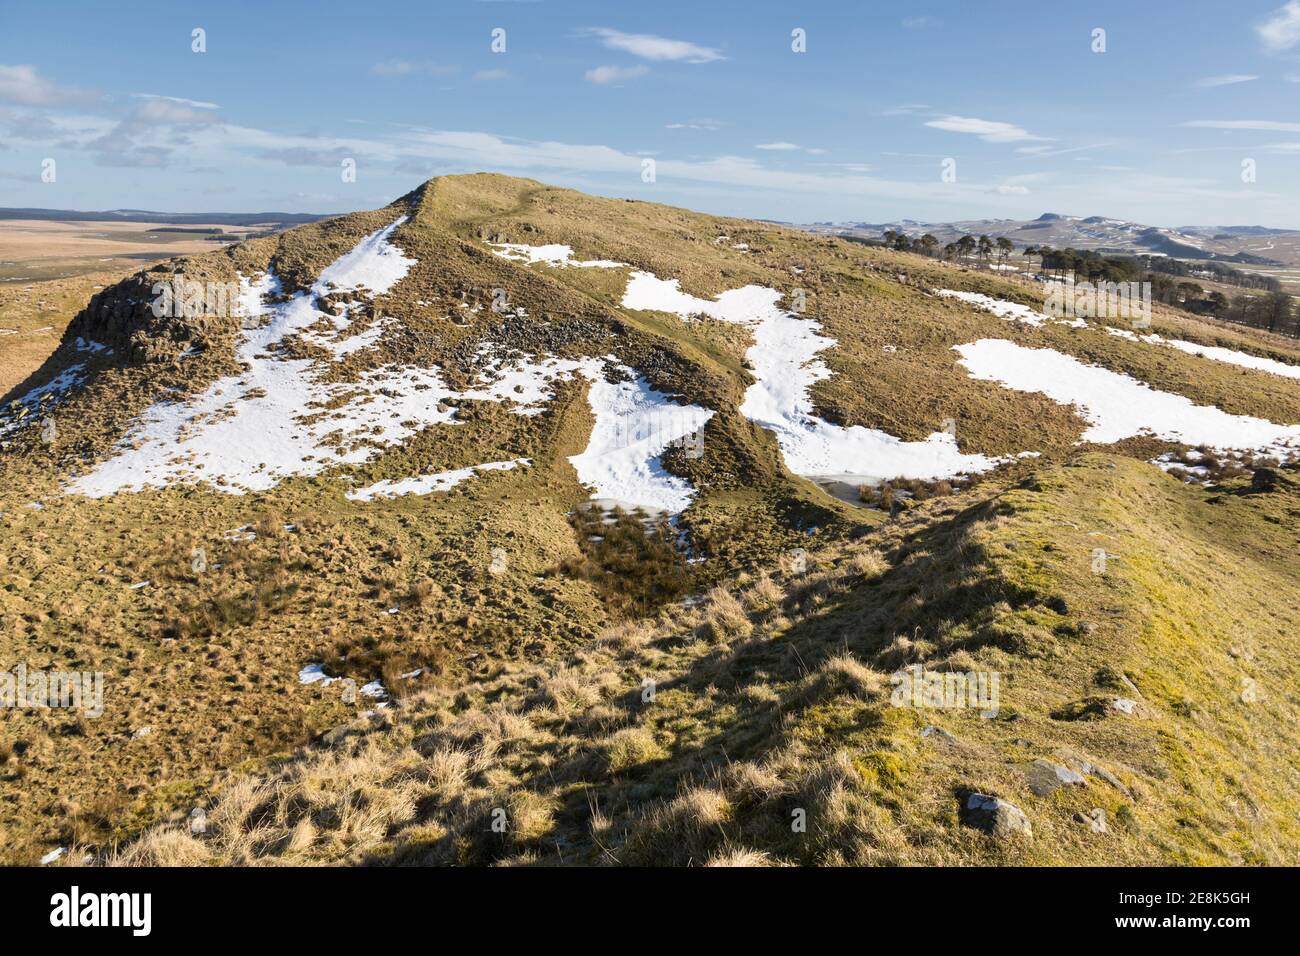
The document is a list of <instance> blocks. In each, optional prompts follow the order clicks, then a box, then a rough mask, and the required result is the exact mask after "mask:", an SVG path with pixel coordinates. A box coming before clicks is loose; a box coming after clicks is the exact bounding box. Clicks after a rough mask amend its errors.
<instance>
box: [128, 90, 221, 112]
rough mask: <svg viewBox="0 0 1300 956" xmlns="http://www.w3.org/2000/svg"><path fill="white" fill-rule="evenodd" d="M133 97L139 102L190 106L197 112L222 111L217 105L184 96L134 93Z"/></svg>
mask: <svg viewBox="0 0 1300 956" xmlns="http://www.w3.org/2000/svg"><path fill="white" fill-rule="evenodd" d="M131 96H132V98H134V99H137V100H166V101H167V102H169V103H179V104H180V105H182V106H189V107H191V108H193V109H196V110H219V109H221V107H220V106H218V105H217V104H216V103H208V102H205V101H204V100H187V99H185V97H183V96H164V95H163V94H161V93H132V94H131Z"/></svg>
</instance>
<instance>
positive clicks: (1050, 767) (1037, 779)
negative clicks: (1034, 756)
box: [1025, 758, 1087, 797]
mask: <svg viewBox="0 0 1300 956" xmlns="http://www.w3.org/2000/svg"><path fill="white" fill-rule="evenodd" d="M1025 777H1026V778H1027V779H1028V780H1029V789H1030V790H1032V791H1034V793H1036V794H1038V795H1039V796H1040V797H1046V796H1047V795H1049V794H1051V793H1053V792H1055V791H1056V790H1058V789H1060V788H1061V787H1066V786H1076V787H1077V786H1082V785H1083V784H1084V783H1086V782H1087V781H1085V780H1084V779H1083V775H1082V774H1081V773H1079V772H1078V771H1075V770H1071V769H1070V768H1069V767H1063V766H1061V765H1060V764H1059V763H1052V761H1050V760H1043V759H1041V758H1039V759H1038V760H1035V761H1034V762H1033V763H1031V764H1030V765H1029V766H1028V767H1026V768H1025Z"/></svg>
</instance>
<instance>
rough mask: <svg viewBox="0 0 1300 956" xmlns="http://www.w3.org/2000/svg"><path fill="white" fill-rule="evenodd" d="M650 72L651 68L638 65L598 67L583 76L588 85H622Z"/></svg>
mask: <svg viewBox="0 0 1300 956" xmlns="http://www.w3.org/2000/svg"><path fill="white" fill-rule="evenodd" d="M649 72H650V68H649V67H648V66H645V65H644V64H641V63H638V64H637V65H636V66H598V67H595V68H594V69H590V70H588V71H587V72H586V73H585V74H583V79H585V80H586V81H587V82H588V83H598V84H602V85H604V84H607V83H622V82H623V81H624V80H635V79H636V78H637V77H638V76H645V75H646V74H647V73H649Z"/></svg>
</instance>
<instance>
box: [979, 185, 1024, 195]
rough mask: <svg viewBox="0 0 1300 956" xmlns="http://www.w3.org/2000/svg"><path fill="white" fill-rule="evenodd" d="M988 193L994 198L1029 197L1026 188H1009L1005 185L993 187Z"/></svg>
mask: <svg viewBox="0 0 1300 956" xmlns="http://www.w3.org/2000/svg"><path fill="white" fill-rule="evenodd" d="M988 191H989V192H990V193H992V194H993V195H995V196H1028V195H1029V187H1028V186H1009V185H1007V184H1006V183H1002V184H1000V185H997V186H993V187H991V188H990V189H989V190H988Z"/></svg>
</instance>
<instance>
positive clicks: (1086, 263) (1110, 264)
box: [1024, 246, 1300, 338]
mask: <svg viewBox="0 0 1300 956" xmlns="http://www.w3.org/2000/svg"><path fill="white" fill-rule="evenodd" d="M1024 255H1025V256H1026V257H1027V258H1031V259H1032V258H1034V257H1037V258H1038V261H1039V272H1040V273H1042V274H1044V275H1047V276H1049V277H1051V278H1056V279H1064V278H1065V277H1066V276H1067V275H1068V276H1069V277H1070V278H1071V279H1072V280H1073V281H1075V282H1150V283H1151V298H1152V299H1153V300H1154V301H1156V302H1163V303H1164V304H1165V305H1172V306H1177V307H1179V308H1182V309H1186V310H1187V311H1189V312H1195V313H1197V314H1199V315H1212V316H1214V317H1215V318H1218V319H1223V320H1225V321H1228V322H1237V323H1239V324H1241V325H1249V326H1251V327H1253V328H1257V329H1267V330H1268V331H1270V332H1278V333H1281V334H1283V335H1291V336H1295V337H1296V338H1300V302H1297V300H1296V299H1295V297H1294V296H1292V295H1290V294H1288V293H1286V292H1283V291H1282V289H1281V284H1280V283H1279V282H1278V281H1277V280H1276V279H1273V278H1271V277H1267V276H1252V275H1250V274H1249V273H1244V272H1240V271H1239V270H1236V269H1230V268H1228V267H1226V266H1218V267H1217V268H1214V269H1210V270H1207V271H1211V272H1213V274H1214V277H1215V281H1226V280H1224V279H1221V278H1220V277H1221V276H1227V275H1231V276H1233V277H1238V278H1239V279H1240V280H1241V284H1242V285H1244V286H1246V287H1248V288H1257V289H1261V290H1264V291H1263V293H1262V294H1255V295H1251V294H1247V293H1240V294H1238V295H1234V296H1232V297H1231V298H1229V297H1228V296H1227V295H1225V294H1224V293H1222V292H1220V291H1219V290H1218V289H1209V290H1207V289H1206V288H1205V286H1203V285H1201V284H1200V283H1199V282H1196V281H1193V280H1190V279H1180V278H1178V277H1179V276H1186V275H1191V274H1192V272H1193V268H1195V269H1200V268H1201V264H1200V263H1197V265H1196V266H1195V267H1193V268H1184V269H1172V268H1169V267H1168V264H1167V263H1166V261H1165V260H1164V259H1163V258H1162V259H1157V260H1155V262H1151V261H1150V260H1148V259H1146V258H1145V257H1144V258H1138V257H1135V256H1103V255H1100V254H1099V253H1097V252H1094V251H1093V250H1091V249H1052V248H1051V247H1050V246H1026V247H1025V249H1024ZM1182 265H1183V266H1186V265H1187V264H1186V263H1182ZM1255 280H1264V281H1262V282H1256V281H1255Z"/></svg>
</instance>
